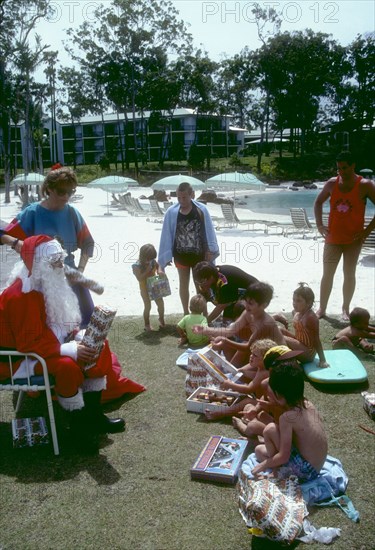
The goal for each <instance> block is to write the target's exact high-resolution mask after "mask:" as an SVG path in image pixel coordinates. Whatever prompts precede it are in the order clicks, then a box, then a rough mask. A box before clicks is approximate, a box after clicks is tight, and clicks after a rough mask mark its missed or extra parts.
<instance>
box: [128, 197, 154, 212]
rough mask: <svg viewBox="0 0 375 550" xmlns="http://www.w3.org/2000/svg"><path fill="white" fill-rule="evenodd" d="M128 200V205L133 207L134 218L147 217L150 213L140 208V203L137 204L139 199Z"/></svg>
mask: <svg viewBox="0 0 375 550" xmlns="http://www.w3.org/2000/svg"><path fill="white" fill-rule="evenodd" d="M129 198H130V204H131V205H132V206H133V207H134V215H135V216H148V215H149V214H150V212H149V211H148V210H146V209H145V208H143V207H142V205H141V203H140V202H139V199H135V198H133V197H129Z"/></svg>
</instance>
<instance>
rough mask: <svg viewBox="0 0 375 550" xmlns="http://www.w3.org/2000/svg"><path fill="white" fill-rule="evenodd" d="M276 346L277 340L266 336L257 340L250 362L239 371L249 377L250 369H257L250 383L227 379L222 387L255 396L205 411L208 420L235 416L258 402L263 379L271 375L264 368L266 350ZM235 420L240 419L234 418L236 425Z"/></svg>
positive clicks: (252, 370) (252, 349) (261, 392)
mask: <svg viewBox="0 0 375 550" xmlns="http://www.w3.org/2000/svg"><path fill="white" fill-rule="evenodd" d="M274 346H276V344H275V342H274V341H273V340H269V339H266V338H265V339H263V340H257V341H256V342H254V344H253V345H252V346H251V351H250V358H249V364H248V365H245V366H244V367H242V368H240V369H238V370H239V372H242V373H243V375H244V377H247V375H248V370H249V369H250V370H251V372H254V371H255V373H256V374H255V376H254V378H253V380H252V381H251V382H250V383H248V384H236V383H235V382H231V381H230V380H227V381H225V382H224V383H223V384H222V385H221V389H224V390H231V391H236V392H238V393H246V394H252V395H254V397H250V396H249V397H247V398H246V399H243V400H242V401H241V402H240V403H238V405H233V406H231V407H226V408H225V409H223V410H221V411H209V410H207V411H205V416H206V418H207V420H218V419H219V418H222V417H224V416H233V415H235V414H240V413H241V411H244V410H247V405H253V406H255V404H256V403H257V399H256V398H260V397H262V395H263V389H262V387H261V384H262V382H263V380H265V379H267V378H268V377H269V372H268V371H267V370H266V369H265V368H264V363H263V357H264V355H265V354H266V352H267V351H268V350H269V349H271V348H273V347H274ZM235 420H238V419H234V418H233V423H234V425H235V423H236V422H235Z"/></svg>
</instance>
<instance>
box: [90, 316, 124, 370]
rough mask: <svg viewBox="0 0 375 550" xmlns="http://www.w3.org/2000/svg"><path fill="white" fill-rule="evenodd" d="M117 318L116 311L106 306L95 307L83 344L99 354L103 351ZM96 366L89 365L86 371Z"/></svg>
mask: <svg viewBox="0 0 375 550" xmlns="http://www.w3.org/2000/svg"><path fill="white" fill-rule="evenodd" d="M115 316H116V310H115V309H110V308H108V307H106V306H95V307H94V311H93V312H92V314H91V318H90V322H89V324H88V326H87V328H86V331H85V334H84V336H83V339H82V344H84V345H85V346H87V347H89V348H90V349H93V350H95V351H98V352H99V351H100V350H101V349H102V346H103V344H104V341H105V339H106V338H107V335H108V332H109V329H110V328H111V325H112V322H113V319H114V318H115ZM95 364H96V363H95V362H94V363H91V364H88V365H86V366H85V369H86V370H87V369H90V368H91V367H93V366H94V365H95Z"/></svg>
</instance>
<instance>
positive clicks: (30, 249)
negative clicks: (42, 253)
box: [21, 235, 53, 277]
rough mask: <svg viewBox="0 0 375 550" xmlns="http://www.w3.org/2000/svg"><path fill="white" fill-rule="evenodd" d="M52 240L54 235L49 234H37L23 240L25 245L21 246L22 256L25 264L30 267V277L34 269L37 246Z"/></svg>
mask: <svg viewBox="0 0 375 550" xmlns="http://www.w3.org/2000/svg"><path fill="white" fill-rule="evenodd" d="M52 240H53V239H52V237H48V236H47V235H35V236H33V237H27V239H25V240H24V241H23V245H22V248H21V258H22V259H23V261H24V264H25V266H26V267H27V269H28V272H29V277H30V275H31V272H32V270H33V263H34V257H35V249H36V247H37V246H39V245H40V244H42V243H48V242H49V241H52Z"/></svg>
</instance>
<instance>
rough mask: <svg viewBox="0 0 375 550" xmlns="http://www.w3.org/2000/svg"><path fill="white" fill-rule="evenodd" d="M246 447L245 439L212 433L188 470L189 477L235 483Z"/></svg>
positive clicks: (247, 444)
mask: <svg viewBox="0 0 375 550" xmlns="http://www.w3.org/2000/svg"><path fill="white" fill-rule="evenodd" d="M248 448H249V441H248V440H246V439H231V438H228V437H222V436H221V435H212V436H211V437H210V439H209V440H208V442H207V443H206V445H205V446H204V448H203V450H202V452H201V453H200V455H199V456H198V458H197V460H196V461H195V463H194V465H193V467H192V468H191V470H190V476H191V479H198V480H207V481H218V482H220V483H229V484H234V483H236V481H237V477H238V472H239V469H240V467H241V464H242V462H243V460H244V459H245V458H246V454H247V451H248Z"/></svg>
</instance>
